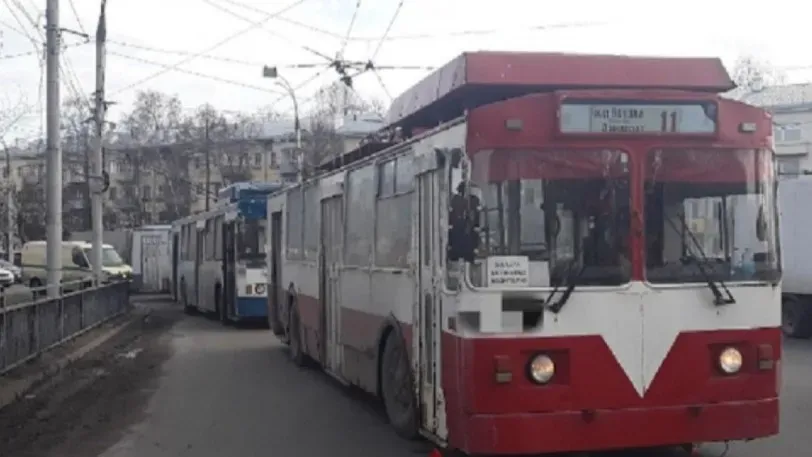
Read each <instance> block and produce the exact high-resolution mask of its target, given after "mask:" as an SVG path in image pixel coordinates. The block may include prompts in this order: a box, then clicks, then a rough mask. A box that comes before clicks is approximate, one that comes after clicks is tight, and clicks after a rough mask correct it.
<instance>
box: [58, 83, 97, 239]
mask: <svg viewBox="0 0 812 457" xmlns="http://www.w3.org/2000/svg"><path fill="white" fill-rule="evenodd" d="M91 115H92V113H91V111H90V104H89V102H88V100H87V98H84V97H73V98H69V99H67V100H65V102H64V103H63V106H62V112H61V127H62V151H63V158H64V159H63V166H64V169H65V170H66V171H67V176H66V177H67V180H66V181H65V182H64V184H65V195H64V197H63V199H64V200H63V201H64V206H65V208H64V209H63V210H64V213H65V214H64V215H63V217H64V222H65V225H66V227H68V228H69V229H70V230H71V231H79V230H90V228H91V215H90V188H89V187H88V185H87V177H88V176H89V175H90V155H89V152H90V138H91V130H90V127H91V126H90V123H89V122H88V121H89V120H90V118H91Z"/></svg>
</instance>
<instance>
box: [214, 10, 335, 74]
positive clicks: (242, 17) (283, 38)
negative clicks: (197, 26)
mask: <svg viewBox="0 0 812 457" xmlns="http://www.w3.org/2000/svg"><path fill="white" fill-rule="evenodd" d="M202 1H203V2H204V3H206V4H208V5H210V6H213V7H215V8H217V9H219V10H220V11H222V12H224V13H227V14H230V15H231V16H234V17H236V18H237V19H240V20H242V21H245V22H248V23H249V24H251V25H252V28H259V29H261V30H263V31H264V32H265V33H268V34H269V35H271V36H273V37H275V38H279V39H281V40H283V41H287V42H288V43H289V44H291V45H293V46H296V47H299V48H301V49H304V50H305V51H308V52H310V53H311V54H314V55H316V56H319V57H321V58H322V59H326V60H328V61H332V60H333V58H332V57H330V56H328V55H326V54H324V53H322V52H320V51H317V50H315V49H313V48H311V47H310V46H306V45H303V44H301V43H297V42H296V41H294V40H291V39H290V38H287V37H285V36H284V35H281V34H279V33H277V32H274V31H273V30H268V29H266V28H265V27H263V25H264V24H265V22H267V21H264V20H263V21H259V22H255V21H253V20H252V19H250V18H247V17H245V16H243V15H241V14H240V13H235V12H234V11H231V10H230V9H228V8H226V7H224V6H222V5H218V4H217V3H215V2H213V1H212V0H202ZM280 14H281V13H280Z"/></svg>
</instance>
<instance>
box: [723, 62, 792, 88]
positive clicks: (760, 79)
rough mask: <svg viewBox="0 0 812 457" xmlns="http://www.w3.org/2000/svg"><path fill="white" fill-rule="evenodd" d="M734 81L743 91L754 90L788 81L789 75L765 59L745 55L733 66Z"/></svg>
mask: <svg viewBox="0 0 812 457" xmlns="http://www.w3.org/2000/svg"><path fill="white" fill-rule="evenodd" d="M732 73H733V75H732V76H733V81H735V82H736V84H737V85H738V86H739V89H740V90H741V91H745V92H752V91H757V90H761V89H763V88H765V87H768V86H775V85H779V84H784V83H786V79H787V75H786V73H784V72H782V71H781V70H779V69H777V68H775V67H773V66H772V65H771V64H770V63H769V62H767V61H765V60H760V59H757V58H756V57H754V56H751V55H744V56H741V57H739V58H738V59H737V60H736V63H735V64H734V66H733V72H732Z"/></svg>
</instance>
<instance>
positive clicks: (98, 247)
mask: <svg viewBox="0 0 812 457" xmlns="http://www.w3.org/2000/svg"><path fill="white" fill-rule="evenodd" d="M106 4H107V1H106V0H102V3H101V12H100V13H99V24H98V26H97V27H96V91H95V93H94V95H95V111H94V113H93V121H94V122H93V123H94V124H95V129H96V130H95V134H96V135H95V138H94V140H95V141H94V143H93V156H92V160H91V167H92V176H91V177H90V179H89V180H88V185H89V186H90V191H91V197H90V199H91V210H92V217H93V238H92V240H93V247H92V252H91V257H92V258H91V263H92V265H93V278H94V280H95V283H96V284H99V283H100V282H101V281H102V279H103V278H102V242H103V233H104V224H103V218H104V201H103V193H104V191H105V190H106V189H105V187H106V186H105V184H104V182H105V179H104V176H103V175H104V170H103V167H104V164H103V158H102V150H103V143H102V138H103V135H104V117H105V116H104V115H105V111H106V110H107V105H106V103H105V101H104V70H105V40H106V38H107V18H106V16H105V7H106Z"/></svg>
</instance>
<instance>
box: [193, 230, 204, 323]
mask: <svg viewBox="0 0 812 457" xmlns="http://www.w3.org/2000/svg"><path fill="white" fill-rule="evenodd" d="M205 227H206V221H197V222H196V223H195V227H194V232H193V234H194V241H195V244H194V249H195V254H194V255H195V288H194V297H195V306H197V307H198V309H200V305H201V302H200V298H201V297H200V289H201V287H200V264H201V263H203V247H204V246H205V245H206V243H205V242H204V240H203V233H204V232H203V230H204V229H205Z"/></svg>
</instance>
